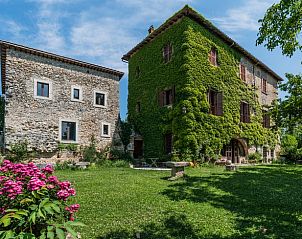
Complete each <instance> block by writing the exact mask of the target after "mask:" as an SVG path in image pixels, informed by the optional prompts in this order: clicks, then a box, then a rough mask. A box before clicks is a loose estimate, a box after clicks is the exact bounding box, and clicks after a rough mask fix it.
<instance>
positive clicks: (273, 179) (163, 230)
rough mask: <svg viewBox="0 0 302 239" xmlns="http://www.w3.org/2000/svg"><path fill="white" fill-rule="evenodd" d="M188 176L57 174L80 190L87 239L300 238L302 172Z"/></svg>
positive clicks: (215, 170)
mask: <svg viewBox="0 0 302 239" xmlns="http://www.w3.org/2000/svg"><path fill="white" fill-rule="evenodd" d="M185 173H186V175H187V177H186V178H185V179H184V180H179V181H175V182H171V181H168V180H165V178H167V177H169V176H170V172H169V171H145V170H133V169H129V168H97V169H96V170H89V171H74V172H71V171H60V172H57V174H58V177H59V178H60V179H69V180H71V181H73V182H74V183H75V184H76V185H77V192H78V196H77V201H78V202H79V203H80V204H81V210H80V211H79V213H78V214H77V215H78V217H79V219H81V220H82V221H85V223H86V224H87V225H89V227H82V228H79V229H80V233H81V236H82V238H91V239H95V238H98V239H130V238H137V236H136V233H140V235H141V238H146V239H172V238H173V239H184V238H187V239H197V238H208V239H233V238H236V239H247V238H255V239H263V238H267V239H275V238H302V231H301V210H302V205H301V203H300V201H299V200H298V199H299V198H300V197H301V194H302V187H301V183H300V182H301V179H302V167H301V166H288V165H285V166H277V165H270V166H257V167H240V168H239V170H238V171H237V172H227V171H225V170H224V167H214V166H212V165H211V167H209V166H208V167H204V165H202V167H199V168H186V169H185ZM87 202H88V203H87ZM179 214H181V216H182V217H181V218H178V215H179ZM183 225H185V226H183Z"/></svg>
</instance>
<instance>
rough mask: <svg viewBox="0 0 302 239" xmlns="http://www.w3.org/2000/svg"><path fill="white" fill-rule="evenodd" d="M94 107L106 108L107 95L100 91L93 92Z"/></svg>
mask: <svg viewBox="0 0 302 239" xmlns="http://www.w3.org/2000/svg"><path fill="white" fill-rule="evenodd" d="M94 106H96V107H106V106H107V94H106V93H104V92H101V91H95V92H94Z"/></svg>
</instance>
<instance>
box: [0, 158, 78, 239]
mask: <svg viewBox="0 0 302 239" xmlns="http://www.w3.org/2000/svg"><path fill="white" fill-rule="evenodd" d="M52 173H53V169H52V167H51V166H46V167H45V168H43V169H42V170H39V169H38V168H37V167H36V166H35V165H34V164H33V163H29V164H14V163H11V162H10V161H8V160H5V161H4V162H3V164H2V166H1V167H0V201H1V207H0V228H1V229H0V238H1V239H9V238H20V239H21V238H24V239H25V238H29V239H30V238H32V239H34V238H40V239H43V238H45V239H46V237H47V238H59V239H65V237H66V234H67V233H70V234H72V235H73V237H76V236H77V233H76V232H75V231H74V230H73V229H72V227H71V226H76V225H80V223H78V222H73V221H74V213H75V212H77V211H78V209H79V205H78V204H74V205H71V206H68V204H67V199H68V198H69V197H70V196H74V195H75V190H74V189H73V188H71V184H70V182H68V181H64V182H60V181H59V180H58V179H57V177H56V176H53V175H52Z"/></svg>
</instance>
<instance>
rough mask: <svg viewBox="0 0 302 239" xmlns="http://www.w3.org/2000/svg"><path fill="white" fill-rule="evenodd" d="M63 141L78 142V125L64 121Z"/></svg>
mask: <svg viewBox="0 0 302 239" xmlns="http://www.w3.org/2000/svg"><path fill="white" fill-rule="evenodd" d="M61 133H62V135H61V137H62V140H71V141H76V123H75V122H66V121H62V132H61Z"/></svg>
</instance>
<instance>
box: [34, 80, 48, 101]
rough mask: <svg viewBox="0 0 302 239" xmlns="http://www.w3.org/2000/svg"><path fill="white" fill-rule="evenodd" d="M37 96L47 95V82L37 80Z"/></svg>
mask: <svg viewBox="0 0 302 239" xmlns="http://www.w3.org/2000/svg"><path fill="white" fill-rule="evenodd" d="M37 96H42V97H47V98H48V97H49V84H48V83H42V82H37Z"/></svg>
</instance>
